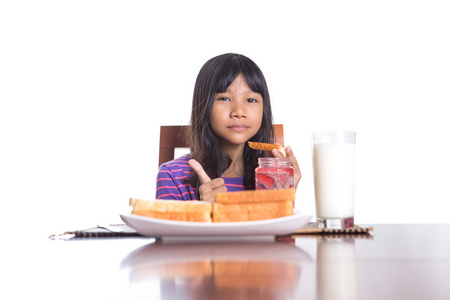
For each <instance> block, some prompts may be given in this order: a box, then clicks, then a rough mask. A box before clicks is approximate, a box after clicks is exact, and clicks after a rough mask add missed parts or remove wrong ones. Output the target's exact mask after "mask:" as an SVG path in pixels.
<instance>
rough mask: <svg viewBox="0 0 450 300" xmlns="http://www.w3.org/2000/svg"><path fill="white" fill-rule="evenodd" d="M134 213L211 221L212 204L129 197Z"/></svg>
mask: <svg viewBox="0 0 450 300" xmlns="http://www.w3.org/2000/svg"><path fill="white" fill-rule="evenodd" d="M130 206H133V211H132V213H133V214H135V215H140V216H145V217H151V218H158V219H165V220H174V221H191V222H208V223H209V222H212V218H211V213H212V204H211V203H209V202H203V201H197V200H193V201H179V200H140V199H135V198H130Z"/></svg>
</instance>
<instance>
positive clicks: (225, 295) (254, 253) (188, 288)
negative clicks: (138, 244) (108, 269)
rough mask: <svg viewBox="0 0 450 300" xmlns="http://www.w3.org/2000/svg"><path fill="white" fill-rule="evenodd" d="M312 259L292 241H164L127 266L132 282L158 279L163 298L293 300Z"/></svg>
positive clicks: (137, 253)
mask: <svg viewBox="0 0 450 300" xmlns="http://www.w3.org/2000/svg"><path fill="white" fill-rule="evenodd" d="M310 262H311V257H310V256H309V255H308V254H307V253H305V252H304V251H302V250H301V249H300V248H298V247H296V246H295V245H294V244H291V243H286V242H227V243H223V242H213V243H210V242H206V243H178V242H177V243H165V242H159V243H155V244H151V245H147V246H145V247H142V248H140V249H138V250H136V251H134V252H133V253H131V254H130V255H129V256H128V257H127V258H126V259H125V260H124V261H123V263H122V267H123V268H128V269H130V281H131V282H132V283H136V282H140V283H142V282H145V281H147V280H154V279H157V280H159V281H160V293H161V298H160V299H291V298H293V296H294V295H295V294H296V289H297V288H298V286H299V285H298V282H299V280H300V276H301V270H302V265H303V264H304V263H310Z"/></svg>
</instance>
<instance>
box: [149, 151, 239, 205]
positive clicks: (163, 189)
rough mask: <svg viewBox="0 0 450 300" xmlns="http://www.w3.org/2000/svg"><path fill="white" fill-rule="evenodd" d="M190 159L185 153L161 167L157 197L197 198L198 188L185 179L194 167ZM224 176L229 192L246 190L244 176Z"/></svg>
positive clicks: (157, 184) (157, 182)
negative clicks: (190, 163) (189, 162)
mask: <svg viewBox="0 0 450 300" xmlns="http://www.w3.org/2000/svg"><path fill="white" fill-rule="evenodd" d="M190 159H191V157H190V156H189V155H184V156H181V157H179V158H177V159H174V160H172V161H169V162H166V163H164V164H162V165H161V167H159V171H158V176H157V178H156V199H166V200H196V199H195V198H196V197H195V191H196V190H197V189H194V188H193V187H192V186H191V185H190V184H188V183H184V180H185V179H187V178H189V176H191V174H192V169H191V167H190V166H189V164H188V161H189V160H190ZM222 178H223V180H224V181H225V186H226V187H227V189H228V191H229V192H236V191H242V190H245V188H244V177H230V178H224V177H222Z"/></svg>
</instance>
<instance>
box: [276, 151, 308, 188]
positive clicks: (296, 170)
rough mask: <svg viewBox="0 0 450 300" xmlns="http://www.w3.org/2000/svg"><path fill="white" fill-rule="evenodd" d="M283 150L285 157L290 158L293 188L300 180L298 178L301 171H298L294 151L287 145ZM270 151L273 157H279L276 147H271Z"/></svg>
mask: <svg viewBox="0 0 450 300" xmlns="http://www.w3.org/2000/svg"><path fill="white" fill-rule="evenodd" d="M285 150H286V157H289V158H290V159H291V164H292V167H293V168H294V180H295V189H297V186H298V183H299V182H300V179H302V172H300V167H299V166H298V162H297V159H296V158H295V155H294V152H292V149H291V147H289V146H287V147H286V148H285ZM270 152H271V154H272V155H273V156H274V157H281V154H280V152H279V151H278V150H277V149H273V150H272V151H270Z"/></svg>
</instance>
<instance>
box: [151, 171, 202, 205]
mask: <svg viewBox="0 0 450 300" xmlns="http://www.w3.org/2000/svg"><path fill="white" fill-rule="evenodd" d="M185 178H186V174H185V173H184V172H183V171H182V170H175V171H173V170H171V169H169V168H168V167H166V166H164V165H162V166H161V167H160V169H159V171H158V175H157V178H156V199H165V200H194V199H195V192H194V190H193V189H192V187H191V185H190V184H186V183H184V179H185Z"/></svg>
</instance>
